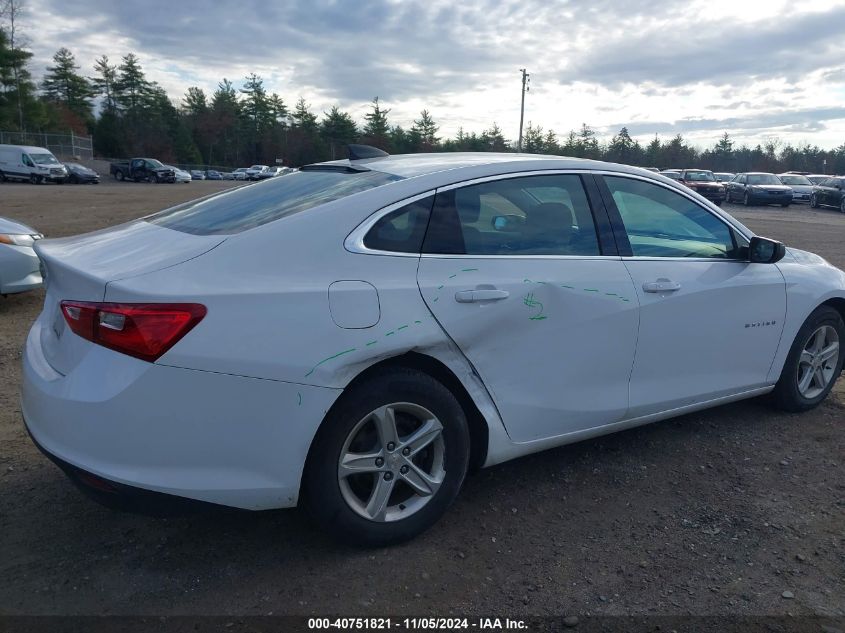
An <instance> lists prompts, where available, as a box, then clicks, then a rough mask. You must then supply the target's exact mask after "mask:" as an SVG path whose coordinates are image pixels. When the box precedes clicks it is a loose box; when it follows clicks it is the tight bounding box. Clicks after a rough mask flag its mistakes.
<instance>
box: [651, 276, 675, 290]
mask: <svg viewBox="0 0 845 633" xmlns="http://www.w3.org/2000/svg"><path fill="white" fill-rule="evenodd" d="M680 289H681V284H679V283H678V282H677V281H672V280H671V279H666V278H665V277H661V278H660V279H658V280H657V281H647V282H646V283H644V284H643V290H645V291H646V292H675V291H676V290H680Z"/></svg>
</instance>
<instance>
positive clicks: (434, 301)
mask: <svg viewBox="0 0 845 633" xmlns="http://www.w3.org/2000/svg"><path fill="white" fill-rule="evenodd" d="M439 298H440V297H434V299H432V300H431V302H432V303H436V302H437V300H438V299H439Z"/></svg>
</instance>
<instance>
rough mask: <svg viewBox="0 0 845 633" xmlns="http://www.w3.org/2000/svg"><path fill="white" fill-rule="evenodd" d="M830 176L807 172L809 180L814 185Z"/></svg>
mask: <svg viewBox="0 0 845 633" xmlns="http://www.w3.org/2000/svg"><path fill="white" fill-rule="evenodd" d="M828 178H830V176H825V175H824V174H807V180H809V181H810V182H811V183H813V184H814V185H817V184H819V183H820V182H821V181H822V180H827V179H828Z"/></svg>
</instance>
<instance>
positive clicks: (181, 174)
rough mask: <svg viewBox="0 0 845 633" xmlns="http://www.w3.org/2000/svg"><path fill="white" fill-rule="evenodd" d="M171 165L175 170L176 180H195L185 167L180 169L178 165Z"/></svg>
mask: <svg viewBox="0 0 845 633" xmlns="http://www.w3.org/2000/svg"><path fill="white" fill-rule="evenodd" d="M169 167H170V168H171V169H172V170H173V175H174V176H175V178H176V180H175V182H191V180H193V178H191V173H190V172H187V171H185V170H184V169H179V168H178V167H173V166H169Z"/></svg>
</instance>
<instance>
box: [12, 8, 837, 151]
mask: <svg viewBox="0 0 845 633" xmlns="http://www.w3.org/2000/svg"><path fill="white" fill-rule="evenodd" d="M25 1H26V11H27V13H26V15H25V17H24V21H23V23H22V29H23V30H24V31H25V35H26V36H27V38H28V40H29V44H30V47H31V49H32V50H33V52H34V53H35V58H34V60H33V61H34V64H33V66H34V68H35V69H42V68H43V67H44V66H46V65H47V64H49V62H50V58H51V56H52V55H53V53H54V52H55V51H56V49H58V48H59V47H61V46H66V47H68V48H69V49H71V51H73V52H74V53H75V54H76V57H77V59H78V61H79V62H80V63H81V65H82V66H83V70H84V71H85V72H86V73H88V74H91V73H92V72H93V71H92V70H91V67H92V65H93V62H94V59H95V58H96V57H98V56H100V55H103V54H106V55H108V56H109V58H110V59H111V60H112V61H114V62H116V61H119V59H120V57H121V56H122V55H125V54H126V53H128V52H134V53H135V54H136V55H138V57H139V58H140V59H141V62H142V64H143V67H144V69H145V71H146V73H147V76H148V77H149V78H150V79H153V80H155V81H157V82H159V83H160V84H161V85H162V86H164V87H165V88H166V90H167V91H168V93H169V94H170V96H171V97H172V98H173V99H174V101H175V102H176V103H179V102H181V99H182V96H183V94H184V92H185V89H186V88H187V87H188V86H192V85H196V86H200V87H202V88H204V89H205V90H206V91H207V92H208V93H210V92H212V91H213V90H214V88H215V87H216V85H217V83H218V82H219V81H220V80H221V79H222V78H223V77H227V78H228V79H230V80H231V81H233V82H234V83H235V85H236V86H237V87H240V85H241V83H242V80H243V77H244V76H245V75H246V74H248V73H249V72H252V71H254V72H256V73H257V74H259V75H261V76H262V77H263V78H264V81H265V85H266V86H267V88H268V90H269V91H271V92H273V91H275V92H278V93H279V94H280V95H281V96H282V97H283V98H284V99H285V101H286V102H287V103H288V104H290V105H292V104H293V103H294V102H295V101H296V100H297V98H298V97H299V96H300V95H301V96H304V97H305V99H306V100H307V101H308V102H309V104H310V105H311V106H312V108H313V110H314V111H315V112H317V113H321V112H322V111H325V110H328V109H329V108H330V107H331V106H332V105H338V106H340V108H341V109H345V110H348V111H350V112H351V113H352V114H353V116H355V117H356V118H357V119H359V120H362V117H363V113H364V112H365V111H366V109H367V104H368V102H369V101H371V100H372V98H373V97H375V96H376V95H378V96H379V97H380V100H381V102H383V104H384V105H385V106H386V107H388V108H390V109H391V112H390V115H389V117H390V120H391V123H393V124H401V125H403V126H406V125H409V124H410V123H411V121H412V120H413V119H414V118H416V117H417V116H418V114H419V111H420V110H421V109H423V108H427V109H428V110H429V111H431V113H432V115H433V116H434V118H435V120H436V121H437V122H438V123H439V124H440V126H441V132H442V134H444V135H453V134H454V133H456V132H457V130H458V128H459V127H460V126H463V127H464V129H465V130H467V131H477V132H480V131H482V130H483V129H485V128H488V127H490V125H491V124H492V123H493V122H494V121H495V122H497V123H498V124H499V126H500V127H501V128H502V129H503V131H504V133H505V136H506V137H508V138H511V139H515V138H516V136H517V133H518V128H519V98H520V72H519V69H520V68H522V67H525V68H527V69H528V71H529V72H530V74H531V82H530V86H531V90H530V92H529V93H528V94H527V96H526V103H525V121H526V123H528V122H533V123H534V124H535V125H541V126H542V127H543V128H544V130H548V129H553V130H554V131H555V132H557V133H558V134H559V135H560V136H564V135H565V134H566V133H567V132H568V131H569V130H571V129H577V128H579V127H580V125H581V123H587V124H589V125H591V126H593V127H594V128H596V129H597V131H598V132H599V133H600V134H601V135H603V136H604V135H610V134H613V133H615V132H616V131H617V130H618V129H619V128H620V127H622V126H623V125H625V126H627V127H628V129H629V131H630V132H631V134H632V135H634V136H635V137H637V138H639V139H640V140H642V141H644V142H647V141H648V140H650V138H651V137H652V136H653V135H654V134H655V133H657V134H659V135H661V136H662V137H669V136H673V135H675V134H677V133H679V132H680V133H683V134H684V136H685V137H687V138H688V139H690V140H691V141H692V142H694V143H695V144H697V145H700V146H708V145H712V144H713V143H714V142H715V141H716V140H717V139H718V137H719V136H721V134H722V133H723V132H724V131H728V132H730V133H731V135H732V136H733V137H734V138H735V139H737V140H739V141H742V142H748V143H751V144H755V143H757V142H764V141H765V140H766V139H767V138H769V137H772V136H777V137H778V138H780V139H781V140H783V141H789V142H792V143H800V142H809V143H812V144H818V145H820V146H822V147H825V148H830V147H834V146H838V145H841V144H842V143H843V142H845V0H840V1H834V0H821V1H816V0H802V1H801V2H781V1H780V0H766V1H758V0H753V1H752V0H724V1H723V0H704V1H701V2H687V1H681V2H672V1H669V0H624V1H621V0H590V1H589V2H587V1H586V0H577V1H575V0H572V1H564V0H560V1H555V0H463V1H462V2H459V1H457V0H452V1H442V0H424V1H421V2H416V1H413V2H412V1H402V0H373V1H368V0H334V1H325V0H309V1H308V2H294V1H290V2H284V1H281V0H262V1H260V2H253V1H250V0H233V1H231V2H222V1H214V2H200V1H195V0H177V1H173V0H168V1H163V0H143V1H141V2H124V1H122V0H120V1H116V0H85V1H83V2H68V1H67V0H25Z"/></svg>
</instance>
